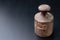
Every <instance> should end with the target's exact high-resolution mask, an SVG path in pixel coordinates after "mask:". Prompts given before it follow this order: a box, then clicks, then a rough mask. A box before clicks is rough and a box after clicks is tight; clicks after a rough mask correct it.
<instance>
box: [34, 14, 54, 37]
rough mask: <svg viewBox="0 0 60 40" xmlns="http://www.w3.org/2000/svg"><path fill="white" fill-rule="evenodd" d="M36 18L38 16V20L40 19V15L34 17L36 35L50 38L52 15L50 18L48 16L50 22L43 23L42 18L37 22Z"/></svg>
mask: <svg viewBox="0 0 60 40" xmlns="http://www.w3.org/2000/svg"><path fill="white" fill-rule="evenodd" d="M49 15H50V14H49ZM36 16H39V18H40V17H41V16H40V15H35V17H34V31H35V33H36V35H38V36H40V37H48V36H50V35H51V34H52V32H53V18H52V19H51V18H50V17H53V16H52V15H50V17H49V16H48V17H49V18H50V19H51V20H44V21H42V20H43V17H42V18H41V20H39V19H38V18H37V17H36Z"/></svg>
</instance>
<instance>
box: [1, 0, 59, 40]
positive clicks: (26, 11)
mask: <svg viewBox="0 0 60 40" xmlns="http://www.w3.org/2000/svg"><path fill="white" fill-rule="evenodd" d="M43 3H46V4H49V5H50V6H51V7H52V10H51V11H50V12H51V13H52V14H53V15H54V30H53V31H54V32H53V34H52V36H50V37H48V38H41V37H38V36H37V35H35V34H34V26H33V23H34V21H33V20H34V14H35V13H37V12H38V9H37V7H38V6H39V5H40V4H43ZM59 3H60V1H59V0H56V1H55V0H52V1H51V0H0V40H60V4H59Z"/></svg>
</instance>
